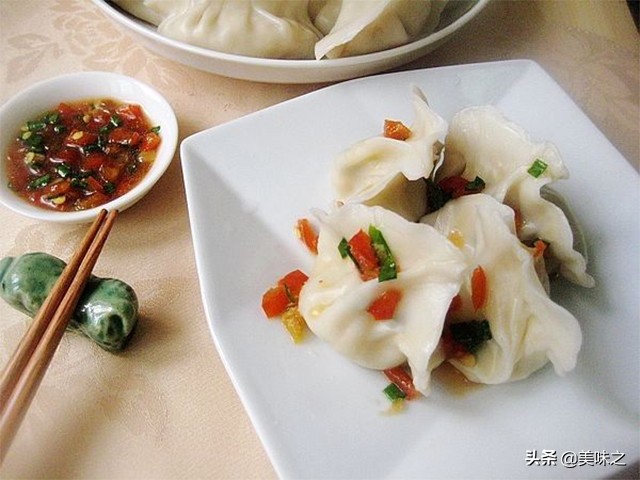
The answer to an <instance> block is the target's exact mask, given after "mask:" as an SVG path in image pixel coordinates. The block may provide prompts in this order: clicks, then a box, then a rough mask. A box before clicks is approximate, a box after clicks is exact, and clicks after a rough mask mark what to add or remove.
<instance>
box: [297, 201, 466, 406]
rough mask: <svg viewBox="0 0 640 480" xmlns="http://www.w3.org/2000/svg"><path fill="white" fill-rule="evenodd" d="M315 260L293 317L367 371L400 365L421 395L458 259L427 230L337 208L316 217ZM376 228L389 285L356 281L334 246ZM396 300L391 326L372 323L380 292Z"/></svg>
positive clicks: (364, 210)
mask: <svg viewBox="0 0 640 480" xmlns="http://www.w3.org/2000/svg"><path fill="white" fill-rule="evenodd" d="M318 217H319V219H320V221H321V226H320V231H319V239H318V255H317V257H316V260H315V265H314V266H313V269H312V271H311V274H310V276H309V280H308V281H307V283H306V284H305V286H304V287H303V288H302V291H301V293H300V299H299V310H300V313H301V314H302V316H303V317H304V319H305V320H306V322H307V324H308V326H309V328H310V329H311V330H312V331H313V332H314V333H315V334H316V335H317V336H318V337H319V338H321V339H323V340H325V341H326V342H328V343H329V344H331V346H332V347H333V348H334V349H335V350H337V351H338V352H340V353H341V354H343V355H344V356H346V357H348V358H349V359H351V360H353V361H354V362H356V363H357V364H359V365H362V366H364V367H367V368H372V369H377V370H383V369H386V368H391V367H395V366H397V365H401V364H403V363H404V362H405V361H406V362H408V364H409V367H410V368H411V373H412V375H413V381H414V384H415V386H416V388H417V390H418V391H420V392H422V393H423V394H425V395H426V394H428V393H429V388H430V372H431V370H432V369H433V368H435V366H437V364H438V363H439V362H440V361H441V360H442V359H441V358H438V359H437V362H436V361H432V354H433V352H434V351H435V350H436V347H437V345H438V343H439V341H440V336H441V334H442V328H443V324H444V320H445V315H446V313H447V310H448V308H449V304H450V303H451V299H452V298H453V297H454V296H455V295H456V293H457V292H458V290H459V289H460V285H461V282H462V272H463V271H464V269H465V266H466V263H465V260H464V256H463V255H462V253H461V252H460V251H459V250H458V249H457V248H456V247H455V246H454V245H453V244H452V243H451V242H450V241H449V240H447V238H446V237H444V236H443V235H441V234H440V233H438V232H437V231H436V230H435V229H434V228H432V227H431V226H429V225H424V224H420V223H412V222H408V221H407V220H405V219H404V218H402V217H400V216H399V215H397V214H395V213H393V212H391V211H388V210H386V209H384V208H381V207H368V206H365V205H344V206H342V207H339V208H337V209H336V210H335V211H333V212H331V213H329V214H324V213H319V214H318ZM372 225H373V226H374V227H375V228H377V229H378V230H379V231H380V232H381V233H382V235H383V236H384V239H385V241H386V243H387V245H388V247H389V249H390V251H391V253H392V255H393V258H394V259H395V263H396V265H397V270H398V271H397V277H396V278H395V279H392V280H386V281H379V280H378V278H373V279H371V280H366V281H365V280H363V279H362V278H361V275H360V272H359V270H358V268H357V267H356V264H355V262H354V261H353V260H352V259H351V258H350V257H349V256H347V257H344V258H343V257H342V255H341V253H340V251H339V249H338V246H339V244H340V243H341V240H342V239H346V240H349V239H351V238H352V237H353V236H354V235H355V234H356V233H358V232H359V231H360V230H362V231H364V232H367V231H368V230H369V227H370V226H372ZM391 289H395V290H397V291H400V292H401V295H402V297H401V299H400V301H399V303H398V305H397V308H396V309H395V312H394V314H393V318H391V319H389V320H376V319H375V318H374V317H373V316H372V314H371V313H369V312H368V308H369V307H370V306H371V305H372V303H373V302H374V300H375V299H376V298H378V297H379V296H380V295H381V294H382V293H384V292H385V291H389V290H391Z"/></svg>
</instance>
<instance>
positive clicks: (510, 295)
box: [423, 194, 582, 384]
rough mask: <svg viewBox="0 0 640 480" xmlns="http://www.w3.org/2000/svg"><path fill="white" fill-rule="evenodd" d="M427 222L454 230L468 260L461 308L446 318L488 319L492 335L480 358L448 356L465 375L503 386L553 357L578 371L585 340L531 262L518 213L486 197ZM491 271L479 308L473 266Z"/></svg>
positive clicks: (463, 200)
mask: <svg viewBox="0 0 640 480" xmlns="http://www.w3.org/2000/svg"><path fill="white" fill-rule="evenodd" d="M423 221H426V222H429V223H430V224H432V225H433V226H434V227H435V229H436V230H438V231H439V232H441V233H442V234H443V235H450V236H451V235H454V236H456V237H457V239H458V242H457V243H458V246H459V247H460V251H461V252H462V253H463V254H464V256H465V258H466V264H467V270H466V272H465V274H464V282H463V284H462V288H461V290H460V293H459V295H460V300H461V301H460V302H459V305H460V307H459V308H458V309H457V310H456V311H455V312H452V313H451V318H449V319H448V321H451V322H462V321H473V320H476V321H482V320H488V322H489V326H490V330H491V337H492V338H491V339H490V340H488V341H486V342H485V343H484V344H483V345H482V346H481V347H480V348H479V350H478V351H477V352H476V353H475V362H468V361H461V360H459V359H456V358H450V359H449V361H450V362H451V363H452V364H453V365H454V366H455V367H456V368H457V369H458V370H460V371H461V372H462V373H463V374H464V375H465V376H466V377H467V378H468V379H470V380H472V381H474V382H478V383H486V384H498V383H504V382H509V381H514V380H519V379H522V378H526V377H527V376H529V375H530V374H531V373H533V372H535V371H536V370H538V369H540V368H542V367H543V366H544V365H545V364H546V363H547V362H548V361H551V363H552V364H553V367H554V369H555V371H556V372H557V373H558V374H559V375H564V374H565V373H567V372H569V371H571V370H573V368H574V367H575V365H576V360H577V356H578V352H579V351H580V347H581V343H582V334H581V331H580V326H579V324H578V321H577V320H576V319H575V317H574V316H573V315H572V314H571V313H569V312H568V311H567V310H566V309H564V308H563V307H561V306H560V305H558V304H556V303H555V302H553V301H552V300H551V298H549V295H548V294H547V292H546V291H545V289H544V287H543V285H542V283H541V281H540V279H539V278H538V275H537V273H536V268H535V266H534V263H535V258H534V249H531V248H528V247H526V246H525V245H524V244H522V242H521V241H520V240H519V239H518V237H517V236H516V234H515V221H514V212H513V210H512V209H511V208H509V207H508V206H506V205H503V204H501V203H499V202H498V201H497V200H495V199H494V198H493V197H491V196H489V195H485V194H475V195H468V196H463V197H460V198H457V199H455V200H451V201H450V202H448V203H447V204H446V205H445V206H444V207H442V208H441V209H440V210H438V211H437V212H435V213H433V214H430V215H429V216H427V217H425V219H423ZM478 267H481V268H482V269H483V270H484V273H485V275H486V286H487V296H486V300H485V301H484V302H483V305H482V306H481V307H480V308H479V309H475V308H474V305H473V298H472V288H473V287H472V275H473V271H474V270H475V269H476V268H478Z"/></svg>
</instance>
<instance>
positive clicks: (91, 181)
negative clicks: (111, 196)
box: [86, 176, 104, 193]
mask: <svg viewBox="0 0 640 480" xmlns="http://www.w3.org/2000/svg"><path fill="white" fill-rule="evenodd" d="M86 182H87V185H89V187H90V188H91V190H93V191H94V192H100V193H104V188H102V184H101V183H100V182H99V181H98V180H96V179H95V178H93V177H92V176H88V177H87V179H86Z"/></svg>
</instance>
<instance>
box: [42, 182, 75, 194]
mask: <svg viewBox="0 0 640 480" xmlns="http://www.w3.org/2000/svg"><path fill="white" fill-rule="evenodd" d="M70 188H71V182H70V181H69V180H60V181H59V182H53V183H50V184H49V185H47V186H46V187H44V188H43V189H42V196H43V197H44V196H46V197H57V196H59V195H64V194H65V193H67V192H68V191H69V189H70Z"/></svg>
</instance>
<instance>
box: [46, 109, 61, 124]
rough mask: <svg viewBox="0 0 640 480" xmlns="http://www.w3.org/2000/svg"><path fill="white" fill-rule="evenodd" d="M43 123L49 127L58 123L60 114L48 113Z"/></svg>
mask: <svg viewBox="0 0 640 480" xmlns="http://www.w3.org/2000/svg"><path fill="white" fill-rule="evenodd" d="M44 121H45V122H47V123H48V124H49V125H53V124H55V123H58V122H59V121H60V114H59V113H58V112H49V113H47V114H46V115H45V116H44Z"/></svg>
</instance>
